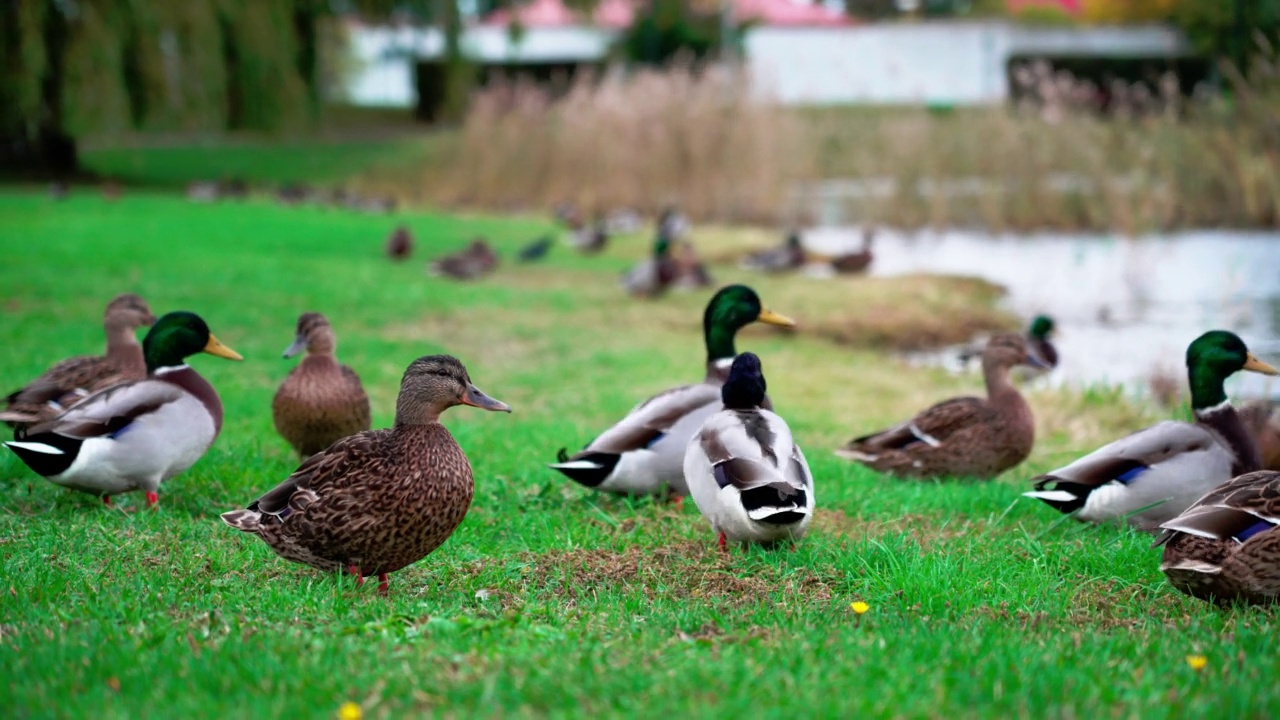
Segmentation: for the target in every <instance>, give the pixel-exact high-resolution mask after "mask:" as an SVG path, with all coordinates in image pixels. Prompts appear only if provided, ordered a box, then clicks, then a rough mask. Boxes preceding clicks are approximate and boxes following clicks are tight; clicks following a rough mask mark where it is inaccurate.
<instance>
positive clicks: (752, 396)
mask: <svg viewBox="0 0 1280 720" xmlns="http://www.w3.org/2000/svg"><path fill="white" fill-rule="evenodd" d="M767 389H768V388H767V385H766V383H765V380H764V369H763V368H761V367H760V358H759V357H756V354H755V353H749V352H745V353H742V354H741V355H739V356H738V357H736V358H734V359H733V365H732V366H731V367H730V368H729V379H728V380H726V381H725V383H724V387H723V388H721V390H720V397H721V399H722V400H724V406H725V408H726V409H729V410H752V409H755V408H758V407H760V406H761V405H763V404H764V394H765V391H766V390H767Z"/></svg>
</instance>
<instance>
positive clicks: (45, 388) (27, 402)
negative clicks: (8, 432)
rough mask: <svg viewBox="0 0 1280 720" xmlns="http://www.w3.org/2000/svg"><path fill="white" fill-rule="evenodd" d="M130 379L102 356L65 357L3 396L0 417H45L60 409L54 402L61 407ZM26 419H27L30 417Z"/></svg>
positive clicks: (44, 418) (63, 407)
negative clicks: (52, 404) (4, 401)
mask: <svg viewBox="0 0 1280 720" xmlns="http://www.w3.org/2000/svg"><path fill="white" fill-rule="evenodd" d="M132 379H135V378H129V377H126V376H125V374H124V373H122V372H121V371H120V369H119V368H117V367H116V366H115V365H114V364H113V363H111V362H110V361H108V360H107V358H106V357H104V356H101V355H96V356H84V357H74V358H69V359H67V360H63V361H62V362H60V363H57V364H56V365H54V366H53V367H51V368H49V369H48V370H46V371H45V372H44V374H42V375H41V376H40V377H38V378H36V379H35V380H32V381H31V382H30V383H28V384H27V386H26V387H24V388H22V389H21V390H17V391H14V392H12V393H10V394H9V396H8V397H7V398H6V399H7V400H8V408H7V411H6V413H5V414H4V416H0V419H8V417H7V416H8V415H11V414H12V415H13V416H14V417H15V419H22V418H18V417H17V416H19V415H21V416H24V417H25V416H31V417H32V418H39V419H41V420H46V419H49V418H50V417H52V416H53V415H56V414H57V413H58V412H59V411H60V409H59V408H57V407H53V406H51V405H50V403H57V404H58V405H59V406H61V408H62V409H65V408H67V407H70V406H71V405H73V404H75V403H76V402H79V401H80V400H81V399H83V398H84V397H85V396H86V395H88V394H89V393H92V392H95V391H97V390H100V389H102V388H105V387H110V386H112V385H116V384H119V383H122V382H125V381H126V380H132ZM26 421H28V422H30V419H27V420H26Z"/></svg>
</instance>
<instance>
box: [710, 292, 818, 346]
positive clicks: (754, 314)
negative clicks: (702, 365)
mask: <svg viewBox="0 0 1280 720" xmlns="http://www.w3.org/2000/svg"><path fill="white" fill-rule="evenodd" d="M757 321H759V322H762V323H768V324H770V325H780V326H782V327H795V325H796V321H795V320H792V319H791V318H789V317H786V316H785V315H779V314H778V313H775V312H773V311H772V310H769V309H767V308H765V307H764V305H762V304H761V303H760V296H759V295H757V294H756V291H755V290H752V289H751V288H749V287H747V286H746V285H730V286H728V287H725V288H722V289H721V290H720V292H718V293H716V294H715V295H714V296H712V298H711V301H710V302H708V303H707V310H706V312H705V313H703V315H702V331H703V333H704V334H705V335H706V340H707V360H708V361H712V360H721V359H723V358H731V357H733V356H734V355H736V354H737V353H736V352H734V349H733V337H734V335H736V334H737V333H738V330H739V329H741V328H743V327H746V326H747V325H750V324H751V323H753V322H757Z"/></svg>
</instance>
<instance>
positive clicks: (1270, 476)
mask: <svg viewBox="0 0 1280 720" xmlns="http://www.w3.org/2000/svg"><path fill="white" fill-rule="evenodd" d="M1161 528H1162V529H1163V530H1164V532H1163V533H1162V534H1161V536H1160V538H1159V539H1157V540H1156V545H1163V546H1164V555H1163V557H1162V558H1161V561H1160V570H1161V571H1162V572H1163V573H1164V574H1165V577H1167V578H1168V579H1169V582H1170V583H1171V584H1172V585H1173V586H1174V587H1176V588H1178V590H1181V591H1182V592H1184V593H1186V594H1187V595H1190V596H1191V597H1194V598H1198V599H1200V600H1205V601H1207V602H1213V603H1219V604H1228V603H1236V602H1241V603H1247V604H1254V605H1264V604H1272V603H1276V602H1280V472H1275V471H1273V470H1261V471H1257V472H1251V473H1246V474H1244V475H1240V476H1239V477H1236V478H1233V479H1231V480H1229V481H1227V482H1226V483H1225V484H1223V485H1221V486H1219V487H1217V488H1215V489H1214V490H1211V491H1210V492H1209V493H1208V494H1207V495H1205V496H1204V497H1202V498H1200V499H1199V500H1197V501H1196V502H1195V503H1194V504H1193V505H1191V507H1189V508H1187V509H1186V511H1185V512H1183V513H1182V514H1181V515H1178V516H1177V517H1175V518H1173V519H1172V520H1169V521H1168V522H1166V523H1164V524H1163V525H1161Z"/></svg>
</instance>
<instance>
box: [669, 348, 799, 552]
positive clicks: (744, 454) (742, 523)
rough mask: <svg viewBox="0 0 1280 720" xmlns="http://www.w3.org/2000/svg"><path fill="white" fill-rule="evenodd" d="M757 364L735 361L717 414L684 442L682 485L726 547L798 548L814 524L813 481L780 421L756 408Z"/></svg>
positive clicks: (748, 358) (760, 396)
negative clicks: (788, 543)
mask: <svg viewBox="0 0 1280 720" xmlns="http://www.w3.org/2000/svg"><path fill="white" fill-rule="evenodd" d="M765 387H766V383H765V379H764V372H763V370H762V369H761V367H760V358H758V357H756V356H755V355H754V354H752V353H749V352H748V353H743V354H741V355H739V356H738V357H736V358H734V360H733V365H732V366H731V367H730V368H729V378H728V380H726V381H725V383H724V387H723V388H721V398H722V399H723V401H724V409H723V410H721V411H719V412H717V413H715V414H713V415H712V416H711V417H709V418H707V420H706V422H705V423H703V425H702V427H701V429H699V430H698V432H697V433H696V434H695V435H694V436H693V439H692V440H691V441H690V442H689V446H688V449H687V450H686V451H685V455H684V477H685V481H686V482H687V483H688V484H689V494H690V495H692V496H693V501H694V502H695V503H696V504H697V505H698V510H699V511H701V512H702V516H703V517H705V518H706V519H707V521H708V522H710V523H711V528H712V530H714V531H715V532H716V533H717V534H718V535H719V541H720V547H724V546H725V542H726V541H728V542H736V543H773V542H777V541H779V540H798V539H800V538H801V537H803V536H804V533H805V531H806V530H807V529H808V528H809V523H810V521H812V520H813V505H814V494H813V474H812V473H810V472H809V463H807V462H806V461H805V459H804V453H802V452H801V451H800V447H799V446H798V445H796V444H795V440H794V439H793V438H792V436H791V428H789V427H788V426H787V423H786V421H784V420H783V419H782V418H780V417H778V416H777V415H775V414H774V413H773V412H770V411H769V410H766V409H765V408H764V407H763V404H764V396H765Z"/></svg>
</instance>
